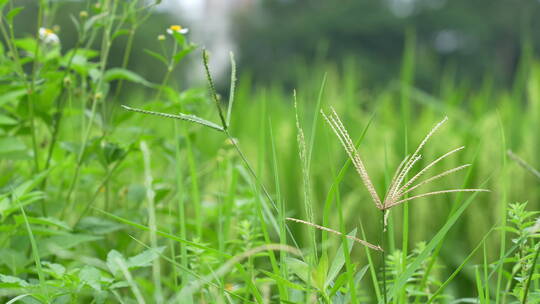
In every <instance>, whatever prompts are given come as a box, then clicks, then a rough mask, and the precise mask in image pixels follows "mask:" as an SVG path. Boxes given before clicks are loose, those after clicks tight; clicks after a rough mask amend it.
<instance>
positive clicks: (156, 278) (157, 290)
mask: <svg viewBox="0 0 540 304" xmlns="http://www.w3.org/2000/svg"><path fill="white" fill-rule="evenodd" d="M140 148H141V152H142V155H143V163H144V175H145V178H144V186H145V188H146V202H147V208H148V228H150V244H151V246H152V247H153V248H157V247H158V243H157V235H156V231H157V224H156V208H155V201H154V199H155V192H154V185H153V183H154V178H153V177H152V164H151V156H150V150H149V149H148V145H147V144H146V142H145V141H141V143H140ZM152 279H153V287H154V299H155V301H156V303H160V302H162V301H163V291H162V286H161V267H160V265H159V259H154V260H153V261H152Z"/></svg>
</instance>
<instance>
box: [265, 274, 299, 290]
mask: <svg viewBox="0 0 540 304" xmlns="http://www.w3.org/2000/svg"><path fill="white" fill-rule="evenodd" d="M259 271H260V272H262V273H264V274H265V275H266V276H268V277H269V278H271V279H273V280H274V281H276V282H277V283H281V284H283V285H286V286H287V287H288V288H293V289H297V290H302V291H307V290H308V289H307V288H305V287H304V286H302V285H300V284H296V283H293V282H291V281H289V280H287V279H285V278H283V277H281V276H279V275H277V274H275V273H272V272H269V271H266V270H262V269H261V270H259Z"/></svg>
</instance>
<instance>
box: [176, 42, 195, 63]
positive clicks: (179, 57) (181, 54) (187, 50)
mask: <svg viewBox="0 0 540 304" xmlns="http://www.w3.org/2000/svg"><path fill="white" fill-rule="evenodd" d="M194 49H195V45H189V46H187V47H186V48H185V49H183V50H181V51H180V52H178V53H176V54H175V55H174V57H173V59H174V63H178V62H180V61H181V60H182V59H183V58H184V57H186V55H187V54H189V53H191V52H192V51H193V50H194Z"/></svg>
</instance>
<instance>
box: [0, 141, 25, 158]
mask: <svg viewBox="0 0 540 304" xmlns="http://www.w3.org/2000/svg"><path fill="white" fill-rule="evenodd" d="M26 150H27V148H26V145H25V144H24V142H23V141H22V140H21V139H20V138H18V137H1V138H0V157H2V155H9V154H10V153H17V152H23V151H26Z"/></svg>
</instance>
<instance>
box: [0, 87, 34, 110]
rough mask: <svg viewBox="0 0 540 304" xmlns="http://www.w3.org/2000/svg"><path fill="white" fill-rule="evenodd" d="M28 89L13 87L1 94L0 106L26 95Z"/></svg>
mask: <svg viewBox="0 0 540 304" xmlns="http://www.w3.org/2000/svg"><path fill="white" fill-rule="evenodd" d="M26 92H27V90H26V89H13V90H10V91H9V92H6V93H2V94H0V107H1V106H3V105H4V104H6V103H13V102H14V101H18V99H19V98H21V97H22V96H24V95H26Z"/></svg>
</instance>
